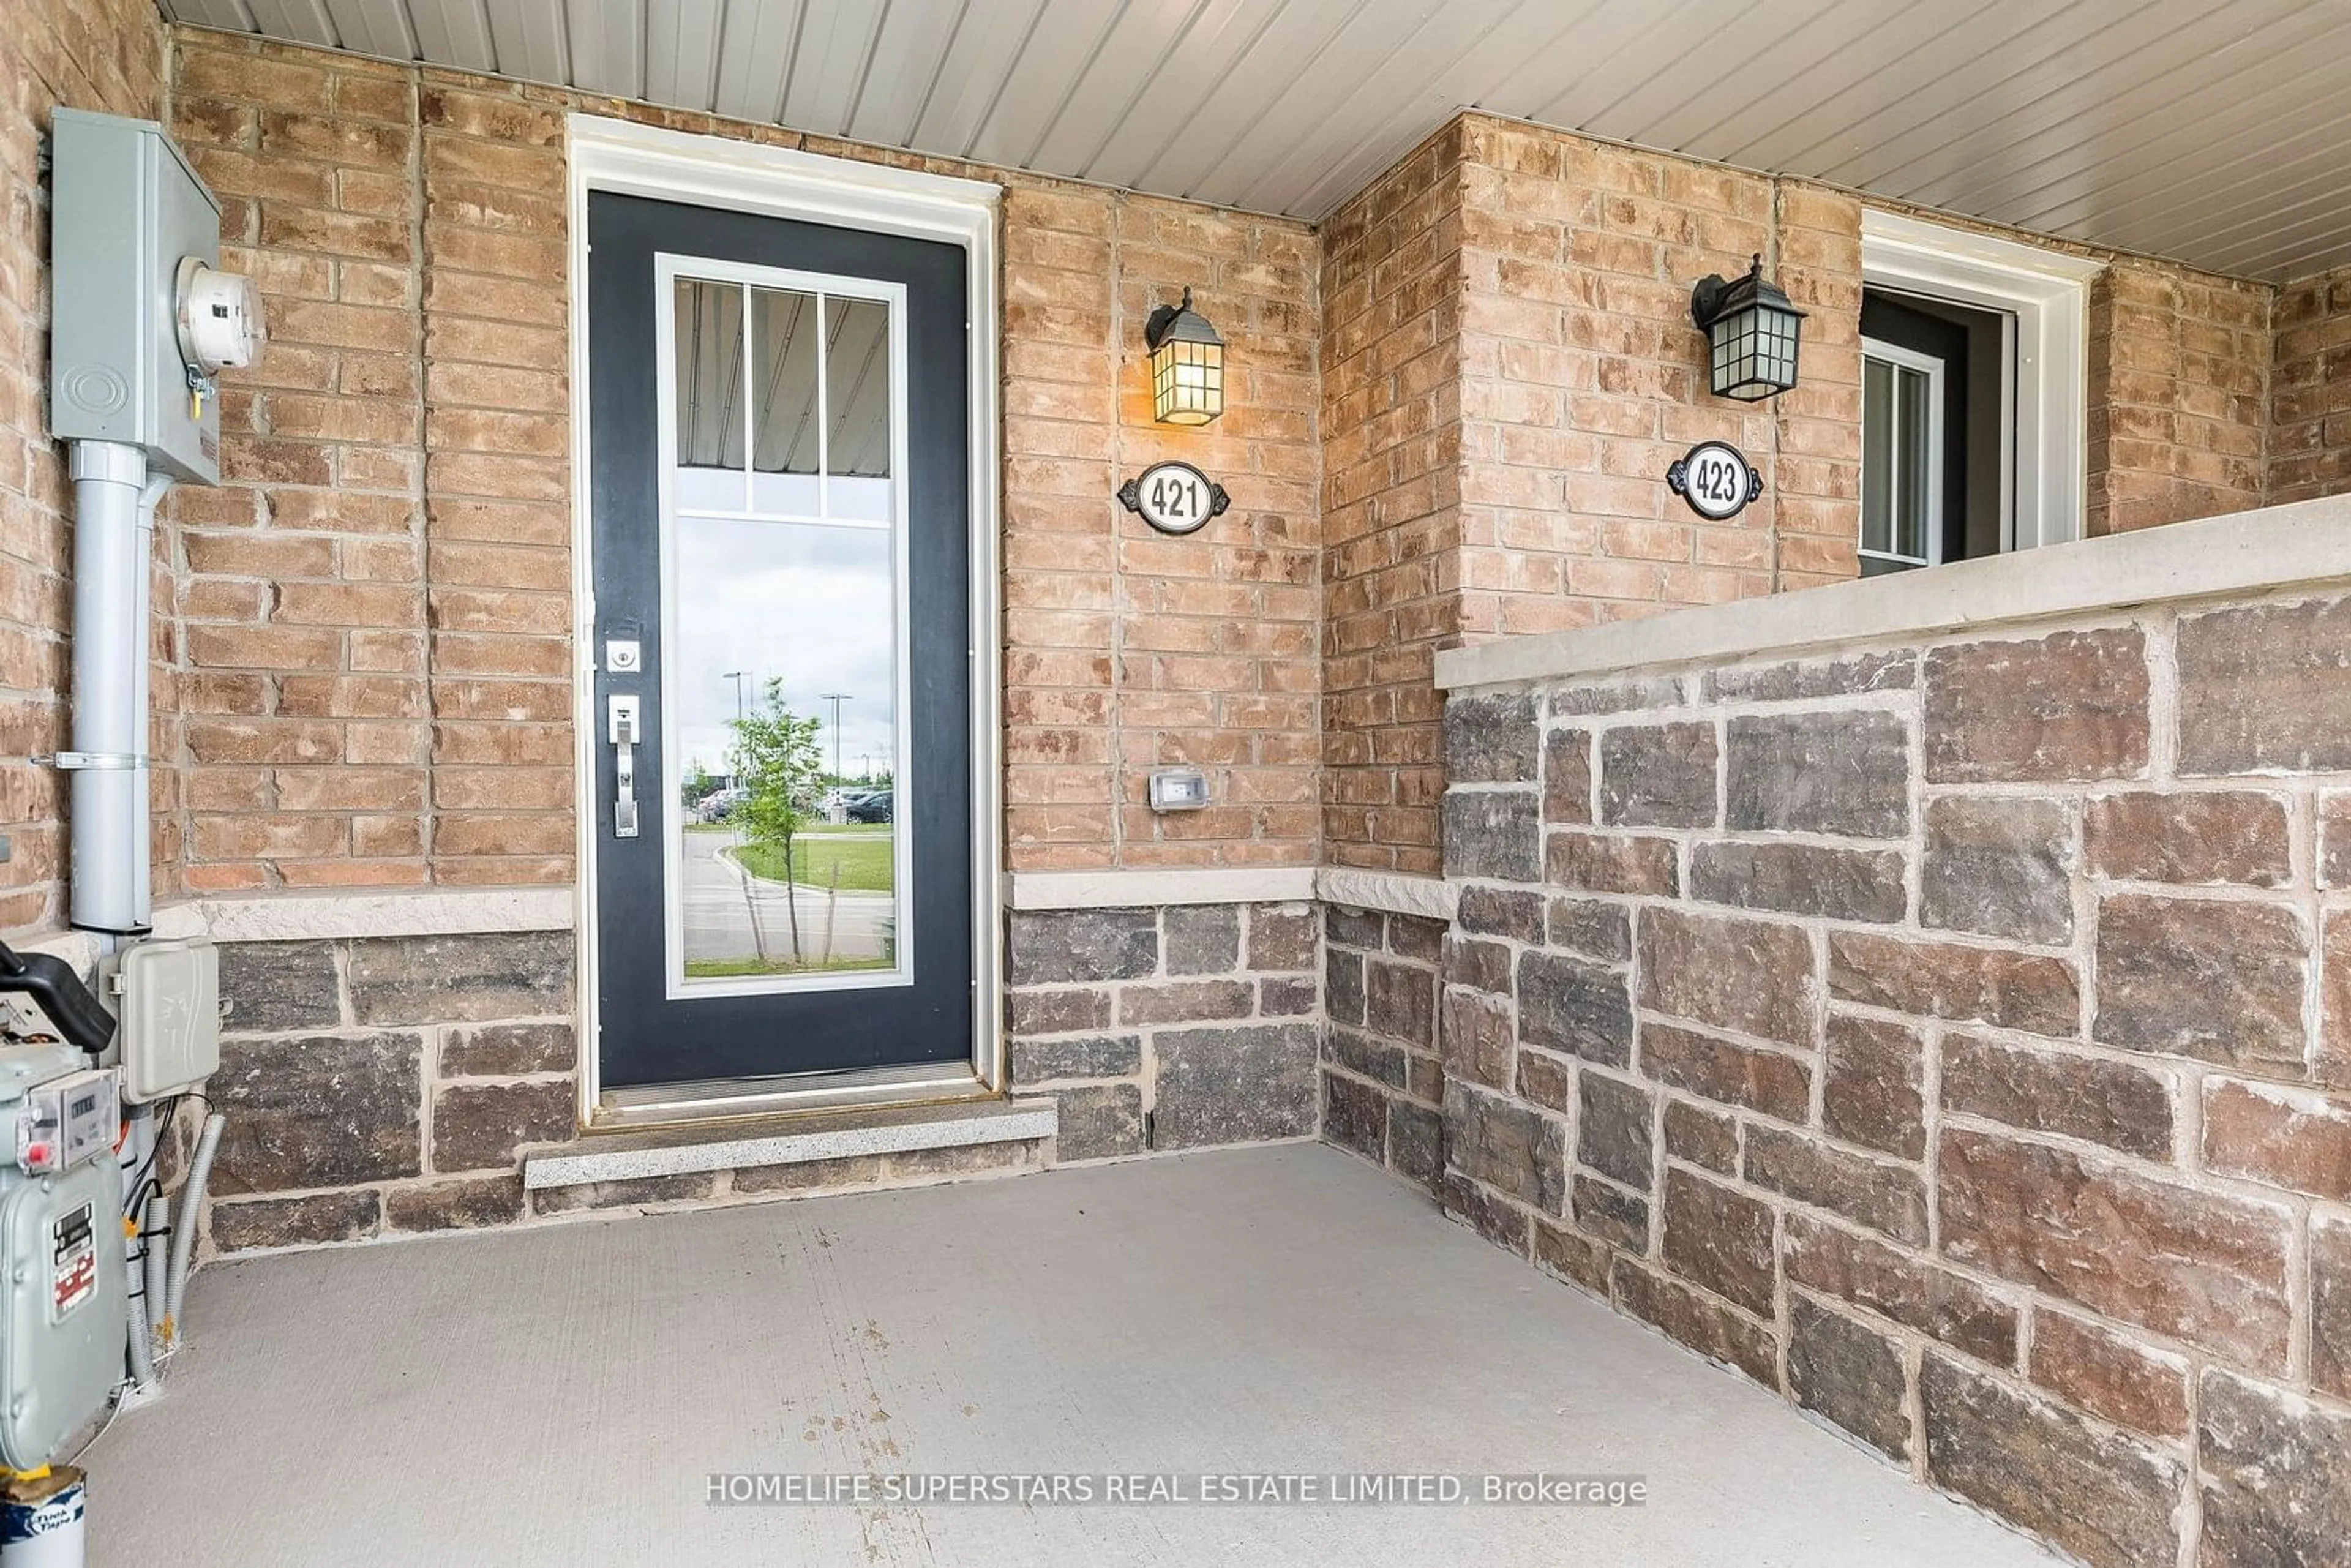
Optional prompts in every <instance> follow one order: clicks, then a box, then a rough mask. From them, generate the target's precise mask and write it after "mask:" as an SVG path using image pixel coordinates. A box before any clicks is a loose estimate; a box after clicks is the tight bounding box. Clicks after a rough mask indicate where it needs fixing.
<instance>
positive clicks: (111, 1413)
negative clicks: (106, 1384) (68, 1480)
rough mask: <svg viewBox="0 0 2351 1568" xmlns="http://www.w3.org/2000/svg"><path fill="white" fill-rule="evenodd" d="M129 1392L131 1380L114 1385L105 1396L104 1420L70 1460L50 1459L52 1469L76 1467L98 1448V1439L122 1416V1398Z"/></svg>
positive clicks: (74, 1452) (127, 1379)
mask: <svg viewBox="0 0 2351 1568" xmlns="http://www.w3.org/2000/svg"><path fill="white" fill-rule="evenodd" d="M130 1392H131V1379H129V1378H127V1377H126V1378H124V1379H123V1380H122V1381H121V1382H120V1383H118V1384H116V1385H114V1391H113V1392H112V1393H110V1394H109V1395H108V1396H106V1419H105V1420H104V1421H103V1422H101V1423H99V1428H98V1430H97V1431H95V1432H92V1433H91V1434H90V1435H89V1440H88V1441H86V1442H84V1443H83V1444H82V1446H81V1447H80V1448H76V1449H75V1450H74V1451H73V1454H72V1456H71V1457H70V1458H63V1459H52V1460H50V1461H49V1463H50V1464H51V1465H52V1466H53V1467H54V1466H57V1465H78V1464H79V1463H81V1461H82V1459H83V1458H84V1457H85V1456H87V1455H88V1454H89V1451H90V1450H91V1449H92V1448H97V1447H98V1440H99V1438H100V1437H105V1436H106V1435H107V1434H108V1433H109V1432H111V1431H112V1430H114V1418H115V1417H116V1416H120V1415H121V1414H122V1403H123V1397H124V1396H126V1395H128V1394H129V1393H130Z"/></svg>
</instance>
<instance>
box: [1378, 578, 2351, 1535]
mask: <svg viewBox="0 0 2351 1568" xmlns="http://www.w3.org/2000/svg"><path fill="white" fill-rule="evenodd" d="M2335 592H2336V594H2337V595H2339V593H2340V591H2339V590H2337V591H2335ZM2346 667H2351V599H2346V598H2343V597H2339V596H2330V597H2308V596H2307V595H2304V596H2302V597H2294V596H2291V595H2282V596H2273V597H2270V598H2267V599H2249V600H2247V601H2241V602H2230V603H2222V604H2217V605H2216V604H2210V603H2207V604H2200V605H2189V606H2186V607H2180V608H2177V609H2173V608H2165V607H2158V608H2152V609H2147V610H2145V611H2142V612H2110V613H2105V614H2099V615H2095V616H2093V615H2082V616H2074V617H2069V618H2061V619H2058V620H2055V621H2053V622H2048V623H2043V624H2035V625H2032V626H2029V627H2022V628H2015V629H2004V630H1998V631H1986V632H1976V633H1972V634H1969V635H1964V636H1957V637H1938V638H1933V639H1927V640H1922V641H1920V642H1918V643H1891V644H1878V645H1874V646H1873V645H1859V646H1855V647H1851V648H1847V649H1844V650H1842V651H1840V652H1838V653H1836V654H1834V656H1830V657H1822V658H1815V659H1813V660H1812V661H1810V662H1803V663H1778V662H1771V663H1757V664H1742V665H1731V666H1726V667H1714V668H1704V669H1693V670H1686V671H1681V672H1678V673H1676V672H1664V673H1658V674H1631V675H1627V676H1625V677H1622V678H1614V679H1608V680H1599V681H1589V682H1587V681H1572V682H1562V683H1551V684H1546V685H1541V686H1540V687H1538V688H1536V689H1523V688H1521V689H1511V688H1489V689H1486V690H1482V691H1475V692H1465V693H1457V694H1455V695H1454V696H1453V699H1452V701H1451V703H1450V705H1449V706H1448V711H1447V731H1448V739H1449V742H1450V744H1449V747H1448V752H1449V756H1450V758H1451V759H1452V764H1453V768H1452V788H1451V789H1450V791H1449V792H1448V794H1447V798H1446V826H1447V835H1446V836H1447V872H1448V875H1449V876H1450V877H1451V878H1453V879H1455V880H1456V881H1457V882H1458V884H1459V886H1458V891H1459V896H1460V906H1459V916H1458V924H1457V925H1456V928H1455V930H1454V933H1453V935H1452V936H1451V937H1450V939H1449V940H1448V943H1447V949H1446V962H1445V967H1444V977H1445V982H1446V989H1445V1006H1444V1009H1443V1017H1444V1019H1445V1023H1446V1034H1445V1040H1444V1055H1445V1061H1446V1068H1447V1082H1446V1084H1445V1090H1444V1102H1443V1103H1444V1112H1445V1132H1446V1148H1447V1169H1446V1172H1445V1175H1444V1177H1443V1197H1444V1201H1445V1203H1446V1205H1447V1207H1448V1209H1450V1210H1451V1211H1452V1212H1454V1213H1455V1214H1457V1215H1458V1216H1459V1217H1460V1218H1464V1219H1466V1220H1467V1221H1468V1222H1469V1223H1470V1224H1472V1225H1474V1226H1475V1227H1476V1228H1479V1230H1480V1231H1482V1232H1483V1233H1484V1234H1486V1235H1487V1236H1489V1238H1491V1239H1494V1240H1495V1241H1497V1242H1499V1244H1501V1245H1503V1246H1505V1247H1508V1248H1510V1249H1512V1250H1513V1251H1517V1252H1520V1253H1521V1254H1524V1255H1526V1256H1527V1257H1529V1258H1530V1259H1531V1260H1533V1261H1534V1262H1535V1263H1536V1264H1537V1265H1538V1266H1540V1267H1541V1268H1543V1269H1545V1270H1550V1271H1551V1272H1552V1273H1554V1274H1556V1275H1558V1276H1560V1277H1561V1278H1562V1279H1565V1280H1567V1281H1573V1283H1575V1284H1576V1285H1579V1286H1581V1287H1582V1288H1583V1289H1585V1290H1588V1291H1593V1292H1595V1293H1597V1294H1599V1295H1602V1296H1603V1297H1604V1298H1606V1299H1607V1300H1609V1301H1611V1302H1613V1303H1614V1305H1615V1306H1616V1307H1617V1308H1618V1309H1619V1310H1621V1311H1623V1312H1628V1313H1631V1314H1633V1315H1635V1316H1637V1317H1640V1318H1643V1319H1646V1320H1647V1321H1648V1322H1652V1323H1654V1324H1656V1326H1658V1327H1660V1328H1661V1329H1663V1330H1664V1331H1665V1332H1666V1333H1668V1334H1670V1335H1672V1336H1673V1337H1675V1338H1677V1339H1678V1340H1680V1341H1682V1342H1684V1343H1687V1344H1689V1345H1691V1346H1693V1347H1695V1348H1697V1349H1698V1350H1700V1351H1702V1352H1704V1353H1705V1354H1708V1355H1710V1356H1714V1357H1717V1358H1719V1359H1720V1360H1722V1361H1725V1362H1728V1363H1729V1364H1733V1365H1735V1366H1737V1367H1738V1368H1740V1370H1742V1371H1743V1372H1745V1373H1746V1374H1747V1375H1749V1376H1750V1377H1752V1378H1754V1379H1755V1380H1756V1381H1758V1382H1760V1383H1761V1384H1763V1385H1765V1386H1766V1387H1769V1388H1772V1389H1775V1390H1779V1391H1781V1392H1782V1393H1784V1394H1785V1396H1787V1397H1788V1398H1789V1399H1791V1400H1793V1401H1794V1402H1796V1403H1797V1404H1799V1405H1801V1406H1805V1407H1807V1408H1809V1409H1811V1410H1813V1411H1816V1412H1817V1413H1819V1415H1821V1416H1823V1417H1825V1418H1826V1419H1827V1420H1829V1421H1831V1422H1834V1424H1836V1425H1837V1426H1838V1427H1842V1428H1844V1430H1846V1431H1847V1432H1849V1433H1851V1434H1852V1435H1853V1436H1854V1437H1855V1438H1857V1439H1858V1440H1860V1441H1861V1442H1863V1443H1865V1444H1867V1445H1869V1446H1871V1447H1873V1448H1877V1449H1879V1450H1881V1451H1882V1452H1883V1453H1885V1454H1886V1456H1888V1457H1889V1458H1891V1459H1892V1460H1894V1461H1895V1462H1896V1463H1898V1464H1900V1465H1903V1466H1905V1467H1907V1468H1908V1469H1910V1470H1911V1471H1912V1473H1913V1474H1914V1475H1916V1476H1917V1477H1918V1478H1919V1479H1923V1480H1925V1481H1928V1482H1930V1483H1932V1484H1934V1485H1936V1486H1938V1487H1940V1488H1943V1489H1946V1490H1949V1491H1952V1492H1955V1493H1958V1494H1959V1495H1960V1496H1962V1497H1965V1498H1967V1499H1969V1500H1972V1501H1974V1502H1977V1503H1979V1504H1980V1505H1982V1506H1984V1507H1986V1508H1989V1509H1991V1510H1992V1511H1995V1512H1997V1513H1999V1514H2001V1516H2002V1517H2004V1518H2006V1519H2008V1520H2010V1521H2013V1522H2015V1523H2017V1524H2020V1525H2022V1526H2023V1527H2025V1528H2026V1529H2028V1530H2031V1531H2034V1532H2036V1533H2038V1534H2041V1535H2043V1536H2045V1537H2047V1538H2048V1539H2050V1540H2051V1541H2053V1542H2056V1543H2057V1544H2058V1545H2060V1546H2061V1547H2063V1548H2064V1549H2065V1550H2066V1551H2068V1552H2073V1553H2074V1554H2075V1555H2076V1556H2078V1557H2080V1558H2082V1559H2083V1560H2085V1561H2086V1562H2088V1563H2094V1564H2099V1565H2108V1564H2116V1565H2119V1564H2160V1565H2163V1568H2171V1565H2173V1564H2175V1563H2179V1562H2185V1561H2189V1560H2190V1559H2191V1557H2192V1559H2193V1560H2194V1561H2196V1562H2199V1563H2206V1564H2251V1563H2262V1564H2277V1563H2320V1562H2336V1561H2340V1560H2341V1559H2342V1552H2343V1550H2344V1542H2346V1540H2351V709H2346V700H2345V698H2344V696H2343V686H2342V681H2341V674H2340V673H2341V671H2343V670H2344V669H2345V668H2346ZM1336 989H1337V988H1336V987H1335V986H1334V994H1335V992H1336ZM1352 1081H1353V1080H1352V1078H1351V1079H1350V1080H1349V1081H1348V1082H1352ZM1339 1082H1340V1081H1339V1080H1338V1079H1337V1077H1336V1076H1335V1075H1334V1078H1333V1082H1332V1091H1333V1092H1334V1096H1335V1097H1334V1100H1333V1103H1334V1106H1335V1105H1339V1104H1343V1103H1353V1099H1354V1096H1353V1090H1352V1089H1341V1088H1340V1087H1339ZM1332 1124H1333V1132H1334V1135H1340V1134H1343V1131H1344V1129H1346V1128H1348V1127H1349V1126H1351V1125H1352V1123H1351V1122H1350V1120H1349V1119H1348V1118H1346V1117H1343V1116H1340V1115H1337V1114H1335V1113H1334V1115H1333V1117H1332ZM1340 1141H1342V1142H1347V1143H1351V1144H1355V1143H1358V1140H1356V1139H1353V1138H1349V1137H1346V1136H1343V1135H1340ZM1368 1141H1369V1140H1368V1139H1364V1140H1362V1141H1361V1142H1362V1143H1363V1144H1367V1143H1368ZM1359 1146H1360V1145H1359Z"/></svg>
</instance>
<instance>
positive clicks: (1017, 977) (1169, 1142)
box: [1005, 904, 1322, 1160]
mask: <svg viewBox="0 0 2351 1568" xmlns="http://www.w3.org/2000/svg"><path fill="white" fill-rule="evenodd" d="M1318 936H1319V933H1318V930H1317V925H1316V918H1315V910H1314V906H1313V905H1312V904H1247V905H1243V904H1170V905H1167V906H1165V907H1164V908H1141V909H1068V910H1031V911H1016V912H1015V913H1014V914H1013V915H1012V917H1011V929H1010V932H1009V935H1008V940H1007V943H1006V953H1005V981H1006V992H1005V1005H1006V1015H1007V1026H1008V1037H1009V1054H1010V1059H1011V1081H1012V1092H1013V1093H1015V1094H1016V1095H1019V1094H1027V1093H1032V1092H1033V1093H1050V1094H1051V1095H1052V1096H1053V1097H1054V1098H1055V1099H1056V1100H1058V1101H1059V1102H1060V1103H1061V1133H1060V1134H1059V1137H1058V1139H1057V1140H1056V1141H1057V1143H1058V1145H1059V1147H1058V1149H1057V1151H1056V1157H1057V1158H1059V1159H1062V1160H1071V1159H1094V1158H1098V1157H1103V1156H1108V1155H1135V1154H1142V1153H1144V1152H1145V1151H1147V1150H1158V1149H1189V1148H1200V1147H1205V1146H1207V1145H1218V1144H1241V1143H1253V1142H1258V1141H1260V1140H1264V1139H1269V1138H1298V1137H1311V1136H1312V1135H1313V1134H1314V1132H1315V1130H1316V1126H1317V1119H1316V1113H1315V1071H1314V1062H1315V1052H1316V1046H1317V1043H1318V1040H1319V1037H1320V1035H1321V1032H1322V1030H1321V1021H1320V1010H1321V998H1320V997H1319V996H1318V994H1317V992H1318V990H1319V987H1318V986H1317V984H1316V968H1317V959H1318V957H1319V956H1320V944H1319V941H1318Z"/></svg>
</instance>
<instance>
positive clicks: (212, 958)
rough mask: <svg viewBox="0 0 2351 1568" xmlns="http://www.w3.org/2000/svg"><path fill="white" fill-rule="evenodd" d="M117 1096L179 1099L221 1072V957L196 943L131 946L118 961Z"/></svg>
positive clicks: (192, 939)
mask: <svg viewBox="0 0 2351 1568" xmlns="http://www.w3.org/2000/svg"><path fill="white" fill-rule="evenodd" d="M114 992H115V996H116V998H117V1002H118V1011H119V1013H120V1027H119V1028H118V1029H117V1030H115V1036H114V1038H115V1045H116V1049H117V1053H118V1054H117V1056H116V1058H115V1060H117V1061H119V1062H120V1064H121V1068H122V1097H123V1098H124V1099H125V1100H128V1101H130V1102H131V1103H133V1104H144V1103H148V1102H149V1101H152V1100H162V1099H166V1098H168V1097H169V1096H171V1095H173V1094H178V1093H182V1092H185V1091H187V1090H190V1089H193V1088H194V1087H195V1086H196V1085H197V1084H199V1083H202V1082H204V1080H205V1079H207V1078H210V1077H211V1076H212V1075H213V1074H214V1073H215V1072H217V1071H220V1037H221V1009H220V950H219V949H218V948H216V947H214V946H213V945H212V943H211V941H210V940H209V939H207V938H205V937H202V936H178V937H161V936H158V937H153V938H151V939H149V940H147V941H144V942H133V943H131V945H130V946H127V947H125V948H123V949H122V953H121V956H120V958H119V959H118V960H117V961H116V968H115V971H114Z"/></svg>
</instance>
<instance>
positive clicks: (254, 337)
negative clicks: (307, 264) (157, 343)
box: [179, 256, 269, 376]
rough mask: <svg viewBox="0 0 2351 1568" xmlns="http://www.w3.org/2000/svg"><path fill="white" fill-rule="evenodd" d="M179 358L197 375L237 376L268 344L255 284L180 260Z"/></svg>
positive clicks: (194, 260)
mask: <svg viewBox="0 0 2351 1568" xmlns="http://www.w3.org/2000/svg"><path fill="white" fill-rule="evenodd" d="M179 296H180V298H179V323H180V358H181V359H182V360H183V361H186V362H187V365H188V368H189V369H190V370H192V371H195V372H196V373H197V374H198V375H203V376H213V375H217V374H219V373H220V372H221V371H238V370H243V369H244V368H245V367H246V366H247V365H250V364H251V363H253V361H256V360H257V359H259V358H260V357H261V350H262V349H263V347H264V346H265V345H266V343H267V342H268V341H269V331H268V328H267V327H266V324H265V323H264V322H263V319H262V312H261V292H260V290H258V289H256V288H255V287H254V286H253V280H252V279H251V278H249V277H243V276H241V275H240V274H237V273H234V272H223V271H221V270H220V269H219V268H218V267H207V266H205V265H204V262H203V261H202V260H201V259H199V258H198V257H195V256H183V257H182V258H181V261H180V277H179Z"/></svg>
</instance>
